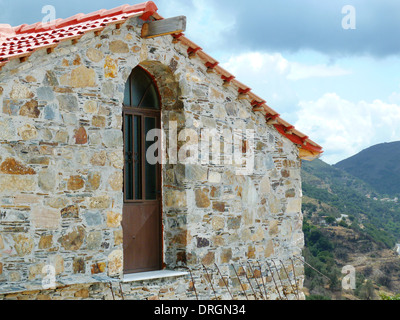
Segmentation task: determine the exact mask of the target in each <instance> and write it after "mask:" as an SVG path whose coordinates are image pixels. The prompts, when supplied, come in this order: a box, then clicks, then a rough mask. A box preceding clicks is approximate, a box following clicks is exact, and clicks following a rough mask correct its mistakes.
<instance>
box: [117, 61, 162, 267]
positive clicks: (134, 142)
mask: <svg viewBox="0 0 400 320" xmlns="http://www.w3.org/2000/svg"><path fill="white" fill-rule="evenodd" d="M135 70H136V69H135ZM135 70H134V72H133V73H132V75H131V77H130V80H129V81H128V84H127V86H129V88H130V89H129V96H130V99H129V101H128V99H126V101H125V103H124V108H123V119H124V120H123V132H124V153H125V166H124V207H123V218H122V228H123V249H124V273H126V274H127V273H136V272H145V271H153V270H160V269H161V267H162V259H161V257H162V241H161V239H162V235H161V233H162V228H161V165H160V163H159V162H158V163H156V164H154V162H153V160H154V159H153V160H152V161H149V160H150V159H148V157H147V156H146V154H147V151H148V149H149V148H150V147H151V146H153V145H154V144H155V143H161V141H147V140H148V139H146V137H148V133H149V132H150V131H151V130H153V129H160V127H161V119H160V108H159V104H158V103H157V102H158V101H159V100H157V99H154V97H150V98H146V95H148V94H149V93H150V94H154V93H157V91H155V90H151V89H149V86H150V87H151V86H155V84H154V83H153V81H152V79H151V78H150V79H149V78H148V75H147V74H146V73H145V71H144V70H143V69H140V70H136V72H135ZM132 77H133V78H132ZM135 77H136V78H135ZM139 80H140V81H139ZM146 81H147V82H148V83H147V84H146V83H145V85H143V82H146ZM137 82H139V84H137ZM135 84H136V87H135V86H134V85H135ZM137 86H141V88H139V89H142V90H139V89H138V88H137ZM153 89H154V88H153ZM135 90H136V92H135ZM142 91H143V92H142ZM127 92H128V91H126V94H125V95H127ZM141 95H143V96H142V97H141V98H140V99H139V98H138V97H137V96H141ZM157 97H158V96H157ZM135 99H137V100H138V101H136V102H135V101H133V100H135ZM128 103H129V104H130V105H127V104H128ZM155 140H156V139H155ZM157 150H158V152H160V151H159V150H160V149H159V148H158V149H157Z"/></svg>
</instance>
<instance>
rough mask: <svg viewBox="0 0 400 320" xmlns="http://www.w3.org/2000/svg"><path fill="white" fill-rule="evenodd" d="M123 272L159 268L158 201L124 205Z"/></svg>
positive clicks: (159, 228)
mask: <svg viewBox="0 0 400 320" xmlns="http://www.w3.org/2000/svg"><path fill="white" fill-rule="evenodd" d="M123 214H124V219H123V224H122V228H123V232H124V272H125V273H133V272H143V271H153V270H160V266H161V261H160V260H161V252H160V251H161V250H160V249H161V245H160V237H159V235H160V233H161V226H160V206H159V203H158V201H156V202H147V203H144V204H139V205H138V204H130V205H125V206H124V212H123Z"/></svg>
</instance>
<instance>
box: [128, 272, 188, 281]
mask: <svg viewBox="0 0 400 320" xmlns="http://www.w3.org/2000/svg"><path fill="white" fill-rule="evenodd" d="M188 274H189V272H185V271H170V270H160V271H151V272H141V273H132V274H125V275H124V279H123V280H122V282H134V281H144V280H152V279H163V278H172V277H181V276H186V275H188Z"/></svg>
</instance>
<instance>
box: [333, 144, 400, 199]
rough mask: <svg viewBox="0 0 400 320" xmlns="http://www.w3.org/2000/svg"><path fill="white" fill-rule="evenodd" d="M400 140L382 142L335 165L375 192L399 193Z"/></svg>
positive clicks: (390, 194) (388, 194) (384, 193)
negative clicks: (366, 184)
mask: <svg viewBox="0 0 400 320" xmlns="http://www.w3.org/2000/svg"><path fill="white" fill-rule="evenodd" d="M399 159H400V141H398V142H392V143H382V144H378V145H375V146H373V147H370V148H368V149H365V150H363V151H361V152H360V153H358V154H356V155H355V156H353V157H350V158H348V159H346V160H343V161H341V162H339V163H337V164H336V165H335V168H338V169H342V170H344V171H346V172H347V173H349V174H351V175H352V176H354V177H357V178H359V179H362V180H363V181H364V182H366V183H368V184H369V185H370V186H371V187H372V189H373V190H375V191H376V192H378V193H380V194H382V195H387V196H399V195H400V161H399Z"/></svg>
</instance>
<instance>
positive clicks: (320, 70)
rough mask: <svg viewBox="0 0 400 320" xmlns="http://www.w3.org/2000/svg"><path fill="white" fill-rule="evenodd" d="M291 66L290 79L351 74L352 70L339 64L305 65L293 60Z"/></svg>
mask: <svg viewBox="0 0 400 320" xmlns="http://www.w3.org/2000/svg"><path fill="white" fill-rule="evenodd" d="M290 67H291V70H290V74H289V76H288V79H289V80H302V79H308V78H326V77H339V76H345V75H348V74H351V71H350V70H346V69H343V68H341V67H339V66H327V65H323V64H317V65H305V64H302V63H297V62H292V63H291V64H290Z"/></svg>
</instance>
